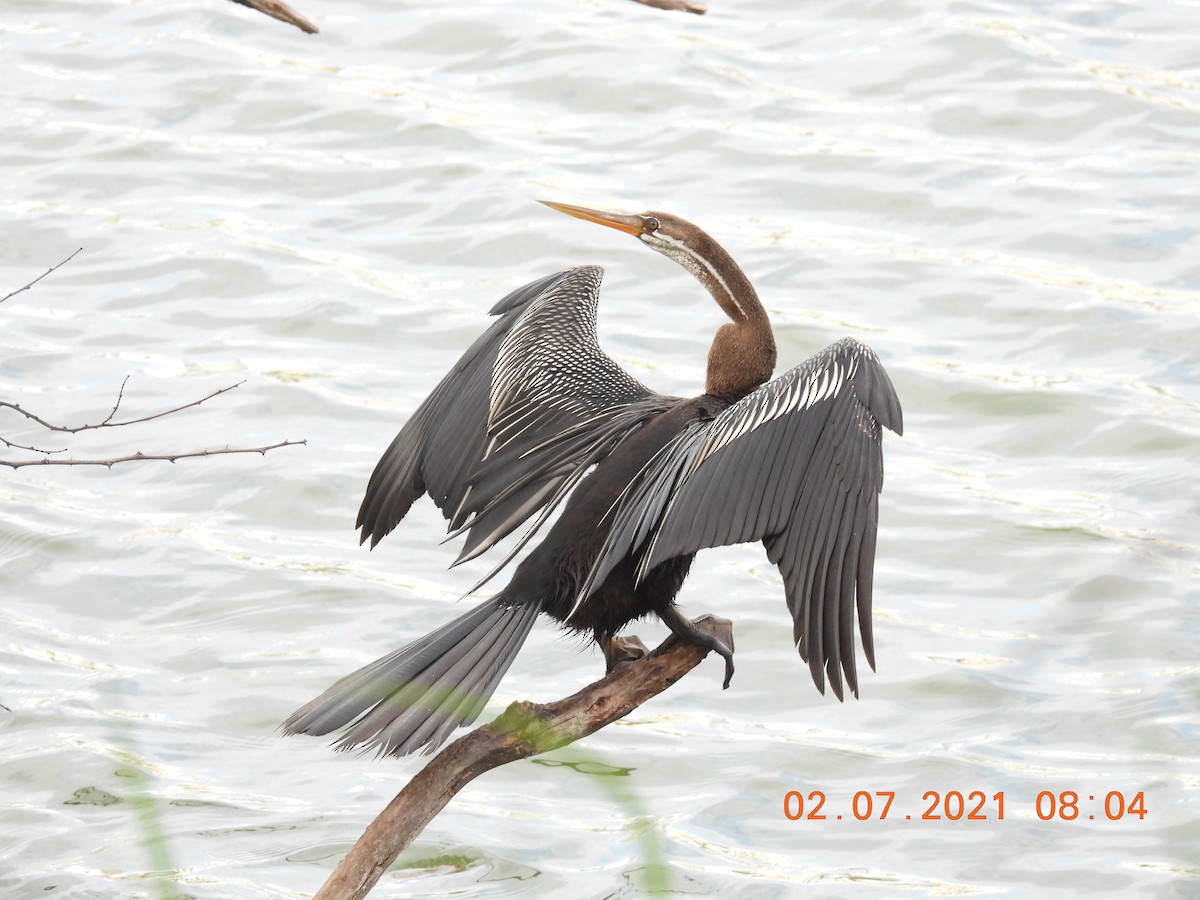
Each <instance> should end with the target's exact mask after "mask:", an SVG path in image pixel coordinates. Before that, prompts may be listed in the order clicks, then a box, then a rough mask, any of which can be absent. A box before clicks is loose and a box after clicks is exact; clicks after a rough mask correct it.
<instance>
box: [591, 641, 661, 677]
mask: <svg viewBox="0 0 1200 900" xmlns="http://www.w3.org/2000/svg"><path fill="white" fill-rule="evenodd" d="M596 643H598V644H599V645H600V649H601V651H603V653H604V662H605V664H606V668H605V670H604V674H606V675H607V674H608V673H609V672H615V671H616V670H617V669H619V668H621V667H622V666H627V665H629V664H630V663H631V662H635V661H637V660H639V659H641V658H642V657H643V656H645V655H646V654H647V653H649V652H650V651H649V650H648V649H647V647H646V645H645V644H643V643H642V639H641V638H640V637H638V636H637V635H632V634H631V635H630V636H629V637H617V636H616V635H613V636H612V637H607V638H604V637H597V638H596Z"/></svg>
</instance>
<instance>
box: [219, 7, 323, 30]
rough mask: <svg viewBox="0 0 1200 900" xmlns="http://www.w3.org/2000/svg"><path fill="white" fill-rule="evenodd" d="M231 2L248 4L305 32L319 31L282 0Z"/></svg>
mask: <svg viewBox="0 0 1200 900" xmlns="http://www.w3.org/2000/svg"><path fill="white" fill-rule="evenodd" d="M233 2H234V3H240V4H241V5H242V6H248V7H250V8H251V9H253V10H257V11H258V12H260V13H263V14H264V15H268V16H270V17H271V18H272V19H278V20H279V21H280V22H287V23H288V24H289V25H295V26H296V27H297V28H299V29H300V30H301V31H303V32H305V33H306V34H316V33H317V32H318V31H320V29H319V28H317V26H316V25H314V24H313V23H312V22H310V21H308V19H306V18H304V16H302V15H300V13H298V12H296V11H295V10H294V9H292V8H291V7H290V6H288V5H287V4H286V3H284V2H283V0H233Z"/></svg>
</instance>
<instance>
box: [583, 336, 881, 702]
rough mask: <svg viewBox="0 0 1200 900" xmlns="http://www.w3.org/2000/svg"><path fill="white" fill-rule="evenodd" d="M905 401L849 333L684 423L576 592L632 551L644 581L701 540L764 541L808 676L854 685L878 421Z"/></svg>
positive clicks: (865, 602)
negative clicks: (712, 413) (713, 412)
mask: <svg viewBox="0 0 1200 900" xmlns="http://www.w3.org/2000/svg"><path fill="white" fill-rule="evenodd" d="M880 426H883V427H886V428H889V429H891V430H892V431H895V432H896V433H898V434H899V433H900V432H901V431H902V428H903V425H902V418H901V411H900V404H899V401H898V399H897V398H896V394H895V391H894V389H893V388H892V385H891V382H890V380H889V379H888V377H887V374H886V373H885V372H884V370H883V367H882V366H881V365H880V364H879V360H878V358H877V357H876V356H875V354H874V353H873V352H872V351H871V350H870V348H868V347H866V346H865V345H863V344H861V343H859V342H858V341H855V340H852V339H846V340H843V341H839V342H838V343H836V344H834V345H832V346H831V347H829V348H828V349H826V350H824V351H823V352H822V353H820V354H818V355H816V356H814V357H813V358H812V359H810V360H808V361H807V362H805V363H803V364H802V365H800V366H797V367H796V368H794V369H792V370H791V371H789V372H787V373H785V374H783V375H781V376H780V377H778V378H776V379H775V380H774V381H771V382H769V383H767V384H764V385H763V386H762V387H760V388H758V389H757V390H756V391H754V392H752V393H751V394H749V395H748V396H746V397H744V398H742V399H741V400H740V401H738V402H737V403H734V404H733V405H731V406H730V407H728V408H727V409H725V410H724V411H723V412H721V413H720V414H718V415H717V416H716V417H715V418H713V419H712V420H710V421H707V422H698V423H695V424H693V425H692V426H690V427H689V428H688V429H686V430H684V431H683V432H682V433H680V434H679V435H678V436H676V438H675V439H674V440H673V441H672V442H671V443H670V444H669V445H668V446H667V447H666V448H664V449H663V451H662V452H660V453H659V454H658V456H656V457H655V459H654V460H652V461H651V463H650V464H649V465H647V466H646V468H645V469H643V471H642V472H641V474H640V475H639V476H638V478H636V479H635V480H634V482H633V483H632V484H631V485H630V486H629V488H628V489H627V490H626V491H625V493H624V494H623V495H622V498H621V499H620V501H618V503H617V505H616V508H615V509H614V510H613V512H612V515H613V516H614V521H613V527H612V529H611V531H610V533H609V536H608V539H607V541H606V543H605V545H604V547H603V549H602V550H601V553H600V556H599V558H598V560H597V562H596V564H595V566H594V567H593V570H592V572H591V573H590V574H589V578H588V580H587V581H586V582H585V585H584V588H583V590H582V591H581V593H580V598H579V602H580V603H581V604H582V603H586V602H587V597H588V596H589V595H590V594H591V592H592V590H593V589H594V587H595V586H597V585H599V584H601V583H602V582H603V580H604V578H605V577H606V576H607V574H608V572H609V571H611V569H612V568H613V567H614V566H615V565H616V564H617V563H618V562H619V561H620V559H622V558H623V557H624V556H626V555H627V554H629V553H631V552H632V553H636V554H637V555H638V557H639V566H638V577H639V578H642V577H644V576H645V575H646V573H647V572H649V571H650V570H651V569H652V568H654V567H655V566H656V565H658V564H659V563H662V562H664V561H665V560H668V559H671V558H673V557H675V556H680V555H684V554H689V553H695V552H696V551H698V550H700V549H703V548H705V547H718V546H722V545H725V544H737V543H743V542H746V541H755V540H762V541H763V543H764V545H765V546H766V549H767V555H768V557H769V558H770V559H771V561H772V562H774V563H776V564H777V565H778V566H779V569H780V572H781V574H782V575H783V578H784V583H785V586H786V590H787V600H788V608H789V610H790V611H791V613H792V618H793V623H794V638H795V640H796V643H797V646H798V647H799V650H800V654H801V656H802V657H803V658H804V659H805V660H807V661H808V663H809V667H810V669H811V670H812V674H813V680H814V682H815V683H816V684H817V686H818V687H819V688H820V689H821V690H822V691H824V681H825V673H826V672H827V673H828V676H829V680H830V684H831V686H832V687H833V690H834V693H835V694H837V696H838V697H841V695H842V681H841V678H842V673H843V672H844V673H845V677H846V682H847V684H848V685H849V686H850V689H851V690H852V691H853V692H855V693H857V691H858V682H857V676H856V674H855V669H854V648H853V620H854V612H855V609H856V608H857V611H858V619H859V628H860V631H861V633H862V637H863V648H864V650H865V652H866V655H867V659H868V661H870V662H871V664H872V666H873V665H874V661H873V659H874V651H873V648H872V641H871V614H870V609H871V571H872V565H873V560H874V549H875V531H876V523H877V499H878V494H879V491H880V489H881V487H882V485H883V454H882V432H881V427H880Z"/></svg>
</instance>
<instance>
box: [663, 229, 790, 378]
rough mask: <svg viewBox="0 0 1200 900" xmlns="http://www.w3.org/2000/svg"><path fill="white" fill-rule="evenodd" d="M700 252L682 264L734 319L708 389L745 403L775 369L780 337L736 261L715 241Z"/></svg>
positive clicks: (716, 348) (721, 337)
mask: <svg viewBox="0 0 1200 900" xmlns="http://www.w3.org/2000/svg"><path fill="white" fill-rule="evenodd" d="M704 237H705V238H708V236H707V235H704ZM705 245H707V246H705ZM698 249H699V250H700V252H698V253H692V254H689V257H690V258H689V259H687V260H681V262H683V264H684V266H685V267H686V268H687V269H688V270H689V271H690V272H691V273H692V274H693V275H695V276H696V278H697V279H698V280H699V281H700V283H701V284H703V285H704V286H705V287H706V288H708V292H709V293H710V294H712V297H713V299H714V300H716V301H717V304H718V305H719V306H720V307H721V309H723V310H724V311H725V314H726V315H727V316H729V318H730V319H731V320H732V321H731V322H730V323H729V324H728V325H722V326H721V327H720V328H719V329H717V333H716V335H715V336H714V337H713V342H712V346H711V347H710V348H709V350H708V376H707V378H706V380H705V390H706V392H707V393H709V394H714V395H716V396H719V397H724V398H726V399H728V400H731V401H735V400H740V399H741V398H742V397H744V396H746V395H747V394H749V393H750V392H751V391H753V390H754V389H755V388H757V387H758V386H759V385H760V384H763V383H764V382H766V381H767V380H768V379H769V378H770V377H771V373H772V372H774V371H775V335H774V334H773V333H772V331H771V322H770V319H768V318H767V311H766V309H765V308H764V307H763V305H762V301H760V300H759V299H758V293H757V292H756V291H755V290H754V285H752V284H751V283H750V279H749V278H747V277H746V275H745V273H744V272H742V270H741V268H740V267H739V266H738V264H737V263H735V262H734V261H733V258H732V257H731V256H730V255H729V254H728V253H726V252H725V250H724V249H723V248H722V247H720V245H718V244H717V243H716V242H715V241H713V240H712V239H711V238H708V239H707V240H706V241H704V242H703V244H702V246H701V247H699V248H698Z"/></svg>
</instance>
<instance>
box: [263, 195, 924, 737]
mask: <svg viewBox="0 0 1200 900" xmlns="http://www.w3.org/2000/svg"><path fill="white" fill-rule="evenodd" d="M550 205H551V206H555V208H557V209H560V210H561V211H563V212H567V213H569V214H571V215H575V216H578V217H580V218H584V219H589V220H591V221H595V222H599V223H601V224H605V225H609V226H611V227H614V228H617V229H619V230H621V231H624V232H626V233H629V234H632V235H635V236H636V237H638V238H639V239H640V240H642V241H643V242H644V243H646V244H648V245H649V246H651V247H653V248H654V249H656V250H658V251H659V252H661V253H663V254H665V255H666V256H668V257H670V258H672V259H674V260H676V261H677V262H679V263H680V264H681V265H682V266H684V268H686V269H687V270H688V271H689V272H691V273H692V274H693V275H694V276H695V277H696V278H697V280H699V281H700V282H701V284H703V285H704V286H705V288H706V289H707V290H708V291H709V293H710V294H711V296H712V297H713V299H714V300H715V301H716V302H717V304H718V305H719V306H720V307H721V309H722V310H723V311H724V312H725V313H726V315H727V316H728V317H729V319H730V321H729V323H727V324H725V325H723V326H722V327H721V328H719V329H718V330H717V332H716V335H715V336H714V338H713V343H712V346H711V348H710V350H709V354H708V370H707V376H706V382H705V392H704V393H703V394H701V395H700V396H698V397H695V398H693V399H690V400H681V399H678V398H672V397H666V396H663V395H661V394H658V393H655V392H654V391H652V390H650V389H649V388H647V387H645V386H644V385H642V384H640V383H638V382H637V381H636V380H634V379H633V378H632V377H631V376H630V375H629V374H628V373H627V372H625V371H624V370H623V369H622V368H621V367H620V366H618V365H617V364H616V363H615V362H614V361H613V360H612V359H610V358H609V357H608V356H607V355H605V354H604V352H603V351H602V350H601V349H600V347H599V344H598V342H597V340H596V304H597V300H598V295H599V289H600V280H601V276H602V274H603V273H602V270H601V269H600V268H599V267H596V266H580V267H578V268H575V269H569V270H567V271H564V272H559V273H556V274H554V275H549V276H546V277H544V278H540V279H538V280H536V281H533V282H530V283H529V284H527V285H525V286H524V287H521V288H518V289H517V290H515V291H513V292H511V293H510V294H509V295H508V296H506V297H504V298H503V299H502V300H501V301H500V302H499V303H497V304H496V305H495V306H494V307H493V308H492V314H493V315H494V316H496V317H497V318H496V320H495V321H494V322H493V323H492V325H491V327H489V328H488V329H487V330H486V331H485V332H484V333H483V334H482V335H481V336H480V337H479V338H478V339H477V340H476V341H475V342H474V343H473V344H472V345H471V346H470V348H468V349H467V351H466V352H465V353H464V354H463V356H462V358H461V359H460V360H459V361H458V363H457V364H456V365H455V366H454V367H453V368H452V369H451V370H450V372H449V373H448V374H447V375H446V376H445V377H444V378H443V379H442V381H441V383H440V384H439V385H438V386H437V387H436V388H435V389H434V390H433V392H432V393H431V394H430V395H429V397H428V398H427V399H426V400H425V402H424V403H422V404H421V406H420V408H418V409H417V410H416V411H415V412H414V413H413V414H412V415H411V416H410V417H409V419H408V421H407V422H406V423H405V424H404V426H403V427H402V428H401V429H400V431H399V433H398V434H397V435H396V437H395V438H394V439H393V441H392V443H391V445H390V446H389V447H388V448H387V450H386V452H385V453H384V455H383V457H382V458H381V459H380V461H379V463H378V464H377V465H376V467H375V471H374V473H373V474H372V475H371V479H370V482H369V484H368V486H367V491H366V495H365V496H364V498H363V502H362V506H361V507H360V509H359V517H358V526H359V527H360V528H361V529H362V540H363V541H367V540H370V542H371V546H372V547H374V546H375V544H376V543H377V542H378V541H379V540H380V539H382V538H383V537H385V536H386V535H387V534H389V533H390V532H391V531H392V530H393V529H394V528H395V527H396V526H397V524H399V523H400V521H401V520H402V519H403V518H404V517H405V515H406V514H407V513H408V511H409V509H410V508H411V507H412V504H413V503H414V502H415V501H416V500H417V499H418V498H419V497H421V496H422V495H423V494H428V495H429V497H430V498H431V499H432V500H433V501H434V503H436V504H437V506H438V507H439V508H440V509H441V510H442V512H443V514H444V515H445V516H446V518H447V519H448V520H449V522H450V529H451V531H452V532H454V534H456V535H458V534H464V533H465V534H466V540H465V542H464V546H463V550H462V552H461V553H460V555H459V558H458V562H461V561H464V560H466V559H471V558H474V557H476V556H479V555H480V554H482V553H485V552H486V551H488V550H489V548H491V547H493V546H494V545H495V544H496V543H497V542H498V541H500V540H501V539H503V538H504V537H505V536H507V535H509V534H512V533H513V531H514V530H515V529H516V528H518V527H519V526H521V525H523V524H529V528H528V530H527V531H526V533H525V536H524V537H523V538H522V539H521V540H520V541H519V542H518V545H517V549H520V548H521V547H523V546H525V544H526V542H527V541H529V540H530V538H532V536H533V535H534V534H536V533H537V532H538V530H539V528H540V526H541V525H542V524H543V523H545V522H546V521H548V519H549V516H550V514H551V512H552V511H554V510H555V509H560V510H561V512H560V514H559V517H558V519H557V520H556V521H555V522H554V524H553V525H552V526H551V527H550V528H549V530H548V532H547V533H546V534H545V536H544V538H543V539H542V541H541V542H540V543H539V544H538V545H537V546H536V547H535V548H534V549H533V550H532V551H531V552H530V553H529V555H528V556H527V557H526V559H525V560H524V561H523V562H521V563H520V564H519V565H518V566H517V567H516V569H515V570H514V572H513V575H512V578H511V580H510V581H509V583H508V584H507V585H505V587H504V588H503V589H501V590H500V591H499V592H498V593H497V594H496V595H495V596H494V597H492V598H491V599H490V600H486V601H484V602H483V603H481V604H479V605H478V606H476V607H475V608H474V609H471V610H470V611H468V612H467V613H465V614H463V615H460V616H459V617H458V618H457V619H454V620H453V621H451V622H448V623H447V624H446V625H444V626H442V627H441V628H439V629H437V630H436V631H434V632H432V633H431V634H428V635H426V636H424V637H421V638H418V639H417V640H415V641H413V642H412V643H410V644H409V645H407V646H406V647H403V648H401V649H400V650H397V651H395V652H393V653H390V654H388V655H387V656H385V657H382V658H381V659H378V660H376V661H375V662H373V663H371V664H370V665H368V666H364V667H363V668H362V669H359V670H358V671H356V672H353V673H351V674H350V675H348V676H346V677H345V678H343V679H341V680H340V681H338V682H336V683H335V684H334V685H333V686H332V687H330V688H329V689H328V690H326V691H325V693H323V694H321V695H320V696H319V697H317V698H316V699H314V700H312V701H310V702H309V703H307V704H305V705H304V706H303V707H301V708H300V709H298V710H297V711H296V712H295V713H293V714H292V716H291V717H290V718H289V719H288V720H287V721H286V722H285V723H284V725H283V728H284V730H285V731H286V732H288V733H293V734H294V733H305V734H315V735H321V734H328V733H329V732H331V731H334V730H336V729H339V728H345V729H346V732H345V735H344V737H343V738H342V740H341V742H340V744H339V747H340V748H342V749H347V748H350V747H357V746H366V747H375V748H378V749H379V750H380V752H382V753H385V754H393V755H403V754H406V753H412V752H414V751H417V750H421V749H431V748H434V747H436V746H437V745H438V744H440V743H441V742H442V741H444V740H445V739H446V738H447V737H448V736H449V734H450V733H451V732H452V731H453V730H454V729H455V728H457V727H459V726H461V725H466V724H470V723H471V722H472V721H474V719H475V718H476V717H477V716H478V715H479V713H480V711H481V710H482V709H483V705H484V703H485V702H486V701H487V699H488V697H490V696H491V694H492V692H493V691H494V690H495V689H496V686H497V684H498V683H499V681H500V679H501V677H503V675H504V673H505V672H506V671H507V669H508V667H509V665H510V664H511V663H512V661H513V660H514V659H515V657H516V655H517V653H518V651H519V650H520V649H521V646H522V645H523V644H524V642H525V639H526V638H527V637H528V635H529V633H530V630H531V629H532V627H533V623H534V621H535V620H536V619H537V618H538V616H539V615H540V614H542V613H544V614H546V615H547V616H548V617H550V618H552V619H555V620H557V621H558V622H560V623H561V624H562V625H563V626H564V627H565V628H567V629H569V630H572V631H575V632H578V633H590V634H591V635H592V636H594V638H595V639H596V642H597V643H598V644H599V645H600V647H601V649H602V650H603V651H604V655H605V658H606V660H607V662H608V665H609V667H610V668H611V667H612V666H615V665H620V664H622V663H623V662H624V661H625V660H628V659H631V658H636V656H637V655H638V653H640V652H644V648H640V643H635V642H631V641H626V640H622V639H619V638H618V637H617V633H618V632H619V631H620V630H621V629H622V628H623V627H624V626H625V625H626V624H628V623H629V622H631V621H633V620H635V619H639V618H641V617H644V616H647V615H651V614H654V615H657V616H658V618H659V619H661V620H662V621H663V622H664V623H665V624H666V625H667V626H668V627H669V628H670V629H671V630H672V631H673V632H674V633H675V634H676V635H677V636H678V637H680V638H682V639H683V640H687V641H691V642H693V643H697V644H700V645H702V646H704V647H706V648H707V649H710V650H714V651H716V652H717V653H719V654H720V655H721V656H723V657H724V658H725V664H726V668H725V685H726V686H728V684H729V678H730V676H731V675H732V673H733V651H732V648H731V647H729V646H726V645H725V644H724V643H722V642H721V641H720V640H719V639H717V638H715V637H713V636H712V635H711V634H708V633H706V632H702V631H700V630H698V629H697V628H696V627H695V626H694V625H693V624H692V623H691V621H690V620H688V619H686V618H685V617H684V616H683V615H682V614H681V613H680V612H679V610H677V609H676V608H675V605H674V601H675V597H676V595H677V594H678V593H679V590H680V588H681V587H682V586H683V582H684V579H685V578H686V577H687V574H688V570H689V569H690V567H691V564H692V560H693V559H694V558H695V555H696V552H697V551H698V550H701V549H704V548H706V547H717V546H724V545H728V544H737V543H746V542H752V541H761V542H762V543H763V546H764V548H765V549H766V552H767V556H768V558H769V559H770V560H771V561H772V562H774V563H775V564H776V565H777V566H778V567H779V571H780V573H781V575H782V576H783V581H784V587H785V593H786V598H787V606H788V610H789V612H790V613H791V616H792V620H793V634H792V636H793V639H794V640H795V642H796V646H797V649H798V650H799V653H800V656H801V658H802V659H804V660H805V661H807V663H808V667H809V670H810V672H811V674H812V678H813V681H814V683H815V684H816V685H817V687H818V688H819V689H820V690H821V691H822V692H823V691H824V690H825V684H826V682H827V681H828V683H829V684H830V685H831V687H832V689H833V691H834V693H835V694H836V695H837V696H838V698H839V699H840V698H841V697H842V685H843V679H844V681H845V683H846V684H847V685H848V686H849V688H850V690H851V691H853V692H855V693H857V690H858V681H857V674H856V670H855V650H854V640H853V638H854V630H855V629H854V623H855V619H856V617H857V621H858V626H859V627H858V631H859V633H860V634H861V637H862V646H863V650H864V652H865V654H866V657H867V660H868V662H870V663H871V665H872V666H874V650H873V639H872V634H871V590H872V579H873V565H874V557H875V534H876V527H877V512H878V499H877V498H878V494H879V491H880V489H881V487H882V485H883V456H882V429H883V428H889V429H891V430H893V431H895V432H897V433H900V431H901V430H902V416H901V411H900V404H899V400H898V399H897V398H896V394H895V391H894V390H893V389H892V385H891V382H890V380H889V379H888V376H887V374H886V373H885V372H884V370H883V367H882V366H881V365H880V363H879V360H878V358H877V357H876V356H875V354H874V353H873V352H872V351H871V350H870V349H869V348H868V347H866V346H865V345H863V344H861V343H859V342H858V341H855V340H853V339H851V338H846V339H843V340H841V341H838V342H837V343H835V344H833V345H831V346H830V347H828V348H826V349H825V350H824V351H822V352H821V353H819V354H817V355H816V356H813V357H812V358H810V359H809V360H807V361H805V362H804V363H801V364H800V365H797V366H795V367H793V368H792V369H790V370H789V371H787V372H784V373H783V374H782V375H779V376H777V377H775V378H774V379H773V380H772V373H773V370H774V367H775V361H776V349H775V341H774V337H773V335H772V332H771V326H770V322H769V320H768V317H767V313H766V309H765V308H764V307H763V305H762V303H761V301H760V300H759V299H758V296H757V294H756V293H755V291H754V288H753V286H752V285H751V284H750V281H749V279H747V278H746V276H745V274H744V273H743V272H742V271H741V269H740V268H738V266H737V264H736V263H735V262H734V261H733V259H732V258H731V257H729V255H728V254H727V253H726V252H725V251H724V250H723V249H722V248H721V247H720V245H718V244H717V243H716V241H714V240H713V239H712V238H711V237H709V236H708V235H707V234H705V233H704V232H703V231H701V230H700V229H698V228H697V227H696V226H694V225H692V224H690V223H688V222H685V221H683V220H682V219H679V218H677V217H674V216H670V215H668V214H666V213H645V214H643V215H641V216H619V215H614V214H611V213H599V212H596V211H595V210H585V209H582V208H580V207H566V206H561V205H556V204H550ZM515 552H516V551H515V550H514V551H513V553H510V554H509V556H508V557H506V558H505V559H504V560H502V561H501V562H500V565H499V566H497V567H496V569H494V570H493V572H492V574H493V575H494V574H495V573H496V572H497V571H499V570H500V569H502V568H503V567H504V566H505V565H506V564H507V563H508V562H509V561H510V560H511V559H512V558H513V555H514V554H515ZM490 577H491V576H490V575H489V576H488V578H490ZM487 580H488V579H487V578H485V579H484V581H485V582H486V581H487ZM481 584H482V582H481ZM477 587H478V585H477Z"/></svg>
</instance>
